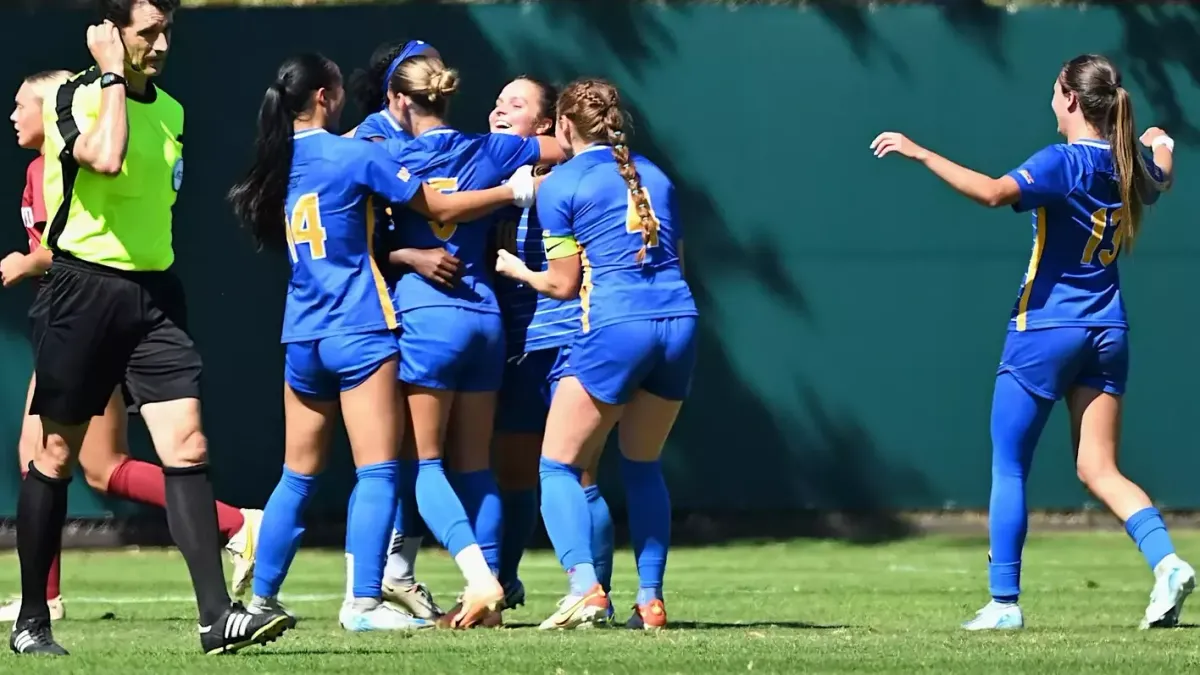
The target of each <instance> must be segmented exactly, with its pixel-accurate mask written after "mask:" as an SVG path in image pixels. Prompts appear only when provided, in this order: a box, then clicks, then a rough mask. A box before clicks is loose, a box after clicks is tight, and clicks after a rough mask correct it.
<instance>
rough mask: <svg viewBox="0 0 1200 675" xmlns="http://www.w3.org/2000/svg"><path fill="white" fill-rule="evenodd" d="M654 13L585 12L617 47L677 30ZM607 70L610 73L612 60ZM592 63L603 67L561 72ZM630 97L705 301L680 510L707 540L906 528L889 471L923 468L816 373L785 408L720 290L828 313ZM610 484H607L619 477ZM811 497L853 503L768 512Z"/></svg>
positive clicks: (627, 58)
mask: <svg viewBox="0 0 1200 675" xmlns="http://www.w3.org/2000/svg"><path fill="white" fill-rule="evenodd" d="M574 7H577V5H575V4H574V3H563V4H561V5H557V6H556V9H555V10H554V12H556V13H557V15H558V16H559V17H560V18H561V17H562V16H563V15H564V13H567V12H569V11H571V8H574ZM655 15H656V12H654V11H651V10H647V9H645V8H641V9H636V10H633V11H629V12H605V13H600V14H596V15H589V16H588V18H587V20H588V22H589V23H588V25H589V27H590V29H591V31H592V32H593V33H595V34H596V35H598V36H599V37H600V39H602V40H604V41H605V42H606V43H607V44H608V45H610V48H611V49H613V50H614V51H616V50H619V49H620V48H621V45H622V44H623V40H625V39H626V38H625V37H624V36H628V35H630V34H633V33H634V32H635V29H634V27H633V26H630V25H629V23H634V24H636V25H637V26H638V27H639V29H640V30H642V31H644V32H647V33H650V34H658V35H665V34H667V31H666V30H665V29H660V30H654V29H652V28H649V26H652V25H653V22H654V21H655ZM517 54H518V57H517V60H518V61H520V62H521V63H547V62H549V61H552V60H553V58H554V53H553V52H552V51H550V50H547V49H545V48H544V47H542V46H540V45H539V44H538V43H536V42H532V41H530V42H525V43H523V44H522V45H521V49H520V51H518V52H517ZM619 56H620V59H621V63H622V65H625V66H627V67H628V68H629V69H630V71H631V72H633V73H637V72H638V71H639V68H638V64H636V63H633V59H634V58H635V56H636V58H641V59H653V58H661V56H662V53H661V52H657V51H647V52H635V53H634V54H633V55H631V54H625V53H620V54H619ZM598 70H599V73H598V74H603V69H602V68H600V69H598ZM593 73H596V71H587V70H585V71H584V72H576V73H569V74H568V73H562V74H564V75H568V77H575V76H579V75H587V74H593ZM498 75H500V77H501V78H503V77H506V76H507V75H506V74H498ZM624 102H625V104H626V106H627V107H628V108H629V111H630V113H631V115H632V116H633V118H634V121H635V132H634V135H633V145H634V147H635V149H636V150H637V151H638V152H640V153H642V154H644V155H646V156H647V157H649V158H650V159H652V160H653V161H654V162H655V163H657V164H658V165H659V166H660V167H662V169H663V170H664V171H665V172H666V173H667V174H668V175H669V176H671V178H672V180H674V181H675V187H676V196H677V199H676V202H677V204H678V209H679V213H678V216H679V218H680V220H681V222H683V223H685V227H686V228H687V229H686V232H687V234H686V238H687V254H688V255H687V265H688V280H689V283H691V285H692V290H693V293H694V294H695V296H696V299H697V303H698V304H699V306H700V357H699V364H700V365H699V367H698V370H697V379H696V383H695V387H694V389H693V392H692V395H691V397H690V398H689V400H688V402H687V404H686V405H685V406H684V410H683V413H682V414H681V416H680V420H679V423H678V424H677V426H676V429H675V432H674V434H673V436H672V442H671V446H672V449H673V451H674V453H675V454H674V455H673V456H672V455H668V457H667V459H666V462H667V464H668V472H669V473H668V480H669V481H670V482H671V483H672V489H673V492H674V493H675V495H676V503H677V504H686V505H685V506H684V509H682V510H693V511H695V512H696V518H695V519H693V522H692V523H691V525H692V527H691V528H690V529H691V530H692V532H691V533H690V534H691V535H692V536H693V537H695V538H698V539H702V540H706V541H713V540H731V539H736V538H740V537H762V536H776V535H779V536H794V535H797V534H805V535H811V536H831V537H838V538H849V539H853V540H856V541H878V540H886V539H890V538H896V537H900V536H904V535H905V534H907V533H908V531H907V528H906V527H905V526H904V525H903V524H902V523H900V522H899V521H898V520H897V519H895V518H894V517H890V516H887V515H884V514H883V511H884V510H885V509H887V508H888V507H889V506H890V504H891V502H892V499H891V497H892V495H891V494H889V490H890V489H892V486H894V485H896V484H899V483H893V482H892V481H890V480H880V477H887V476H890V475H895V474H896V473H900V474H903V479H902V480H903V481H905V482H906V483H907V485H908V486H909V487H910V488H911V489H912V491H913V492H914V493H915V492H920V491H922V490H924V487H923V481H922V479H921V477H920V476H919V475H918V474H916V472H911V471H907V470H903V469H891V468H890V467H888V466H887V461H886V460H885V459H883V458H882V457H880V456H879V452H878V448H877V447H876V446H875V444H874V443H873V441H872V439H871V438H870V434H869V433H868V432H867V430H866V429H865V428H864V427H863V425H862V424H861V423H859V422H858V421H857V420H855V419H853V418H852V417H850V416H848V415H846V414H845V413H840V412H837V411H834V410H831V409H830V408H829V407H828V406H827V405H825V404H823V402H822V400H821V396H820V394H819V392H817V391H816V390H815V389H814V388H812V387H811V386H810V385H807V384H798V385H796V388H797V389H798V390H799V392H800V395H799V396H798V398H799V400H801V401H802V406H801V407H800V408H799V409H796V410H788V411H787V412H786V413H781V412H780V411H779V410H778V409H777V408H775V407H773V406H772V405H771V402H769V401H766V400H764V399H763V398H762V394H761V393H760V392H759V390H758V388H756V387H754V386H753V385H752V384H751V383H749V382H747V381H745V376H744V374H743V373H741V372H739V369H738V368H737V366H736V365H735V360H734V359H733V357H732V354H731V349H735V348H740V349H747V348H752V345H745V344H742V345H736V346H732V345H730V344H729V343H728V340H727V339H725V337H724V336H723V335H722V330H721V328H722V327H721V325H720V324H719V320H718V318H717V317H718V316H719V314H720V312H719V311H718V308H717V303H716V297H715V292H714V288H715V285H716V284H719V283H721V281H722V280H734V279H753V280H754V282H755V285H756V287H757V289H758V292H759V293H762V294H764V295H770V296H771V297H772V305H773V306H774V307H776V308H777V311H779V312H780V314H781V316H780V317H779V319H778V321H779V323H780V324H781V325H782V324H784V323H785V319H786V318H787V317H788V316H791V317H796V318H799V319H800V320H802V321H803V322H805V323H807V324H809V325H813V324H815V323H816V322H817V321H818V318H819V317H816V316H814V315H813V313H812V311H811V307H810V303H809V301H808V299H807V298H806V295H805V292H804V290H803V289H801V288H800V287H799V286H798V285H797V284H796V282H795V281H794V279H793V276H794V275H792V274H790V273H789V267H790V265H791V264H792V263H790V262H789V261H788V260H786V259H784V258H783V257H782V254H781V253H780V251H779V250H778V249H777V248H776V247H774V246H772V244H771V242H770V241H768V240H760V241H753V242H749V243H744V242H742V241H739V240H738V239H737V238H735V237H734V236H733V234H732V233H733V232H734V231H737V230H743V231H746V230H749V229H753V228H748V227H747V224H746V223H736V222H729V221H727V220H726V218H725V215H724V214H726V213H736V212H737V209H736V208H730V207H733V206H734V205H728V204H727V205H725V208H724V209H721V208H718V206H717V204H716V203H714V201H713V200H712V198H711V197H710V196H709V190H708V189H707V187H706V186H704V185H701V184H694V183H692V182H690V181H689V180H688V172H687V171H685V170H684V168H683V167H681V166H679V165H678V164H677V163H676V162H675V161H674V159H673V158H672V155H671V151H670V149H669V148H666V147H664V146H662V145H661V144H660V143H659V142H658V140H657V138H656V135H655V130H654V128H653V124H652V123H651V121H650V120H651V119H652V118H651V117H650V116H648V115H646V114H644V111H643V110H642V109H641V106H640V104H639V102H638V101H637V100H636V98H632V97H630V96H628V95H627V96H626V97H625V101H624ZM660 123H661V122H660ZM764 230H766V228H759V231H764ZM726 309H727V308H726ZM814 358H819V356H816V355H814ZM607 460H608V462H609V463H608V464H607V465H606V467H604V469H605V470H602V475H604V476H605V477H609V476H612V477H614V478H615V476H613V473H614V472H612V471H611V469H612V465H611V462H613V461H614V460H615V453H611V452H610V453H609V456H608V457H607ZM604 489H605V491H606V492H608V491H609V489H610V488H609V484H606V485H605V487H604ZM614 492H618V491H616V490H614ZM692 505H694V506H693V508H688V507H689V506H692ZM806 507H807V508H812V509H822V510H826V511H829V510H833V511H841V512H844V513H843V514H842V515H841V516H830V517H815V518H814V517H800V518H796V517H782V516H779V517H771V518H764V517H762V512H768V511H769V512H774V513H776V514H778V513H779V512H783V511H793V512H794V511H796V510H798V509H804V508H806ZM756 511H757V512H756ZM737 512H741V513H740V515H741V516H742V517H741V518H737V519H735V520H734V521H733V524H732V526H730V525H729V522H728V521H726V522H724V523H722V522H721V519H719V518H718V519H710V518H708V517H707V515H730V514H733V513H737ZM700 514H706V515H700ZM685 526H686V524H685ZM798 528H799V530H800V531H798Z"/></svg>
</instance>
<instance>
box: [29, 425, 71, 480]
mask: <svg viewBox="0 0 1200 675" xmlns="http://www.w3.org/2000/svg"><path fill="white" fill-rule="evenodd" d="M73 464H74V457H73V456H72V454H71V448H70V446H69V445H68V444H67V441H66V439H64V438H63V437H62V436H58V435H56V434H52V435H50V436H48V437H47V438H46V443H45V445H41V444H39V446H38V447H37V448H36V450H35V452H34V455H33V465H34V466H35V467H37V470H38V471H40V472H41V473H42V475H45V476H49V477H51V478H69V477H70V476H71V469H72V468H73Z"/></svg>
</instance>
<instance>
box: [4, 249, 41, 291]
mask: <svg viewBox="0 0 1200 675" xmlns="http://www.w3.org/2000/svg"><path fill="white" fill-rule="evenodd" d="M32 275H33V265H32V264H31V263H30V261H29V256H28V255H26V254H24V253H21V252H19V251H14V252H12V253H9V254H8V255H6V256H4V260H0V281H3V283H4V287H5V288H8V287H10V286H13V285H15V284H17V283H20V281H21V280H22V279H26V278H28V277H30V276H32Z"/></svg>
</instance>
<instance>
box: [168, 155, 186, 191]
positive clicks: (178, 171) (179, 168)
mask: <svg viewBox="0 0 1200 675" xmlns="http://www.w3.org/2000/svg"><path fill="white" fill-rule="evenodd" d="M171 185H172V186H173V187H174V188H175V191H176V192H179V188H181V187H183V158H182V157H180V158H179V159H177V160H175V168H174V169H172V170H171Z"/></svg>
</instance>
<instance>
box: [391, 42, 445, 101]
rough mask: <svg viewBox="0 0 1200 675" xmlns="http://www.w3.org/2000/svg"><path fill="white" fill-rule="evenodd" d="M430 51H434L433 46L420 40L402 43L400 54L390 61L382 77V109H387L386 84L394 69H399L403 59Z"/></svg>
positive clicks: (393, 73) (394, 71) (394, 72)
mask: <svg viewBox="0 0 1200 675" xmlns="http://www.w3.org/2000/svg"><path fill="white" fill-rule="evenodd" d="M431 51H434V49H433V45H431V44H429V43H428V42H423V41H421V40H409V41H408V42H406V43H404V48H403V49H401V50H400V53H399V54H397V55H396V58H394V59H392V64H391V65H390V66H388V69H387V74H386V75H384V76H383V94H384V102H383V107H384V108H386V107H387V91H388V83H390V82H391V81H392V75H395V74H396V69H397V68H399V67H400V64H401V62H403V61H404V60H405V59H410V58H412V57H414V56H420V55H422V54H424V53H426V52H431Z"/></svg>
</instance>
